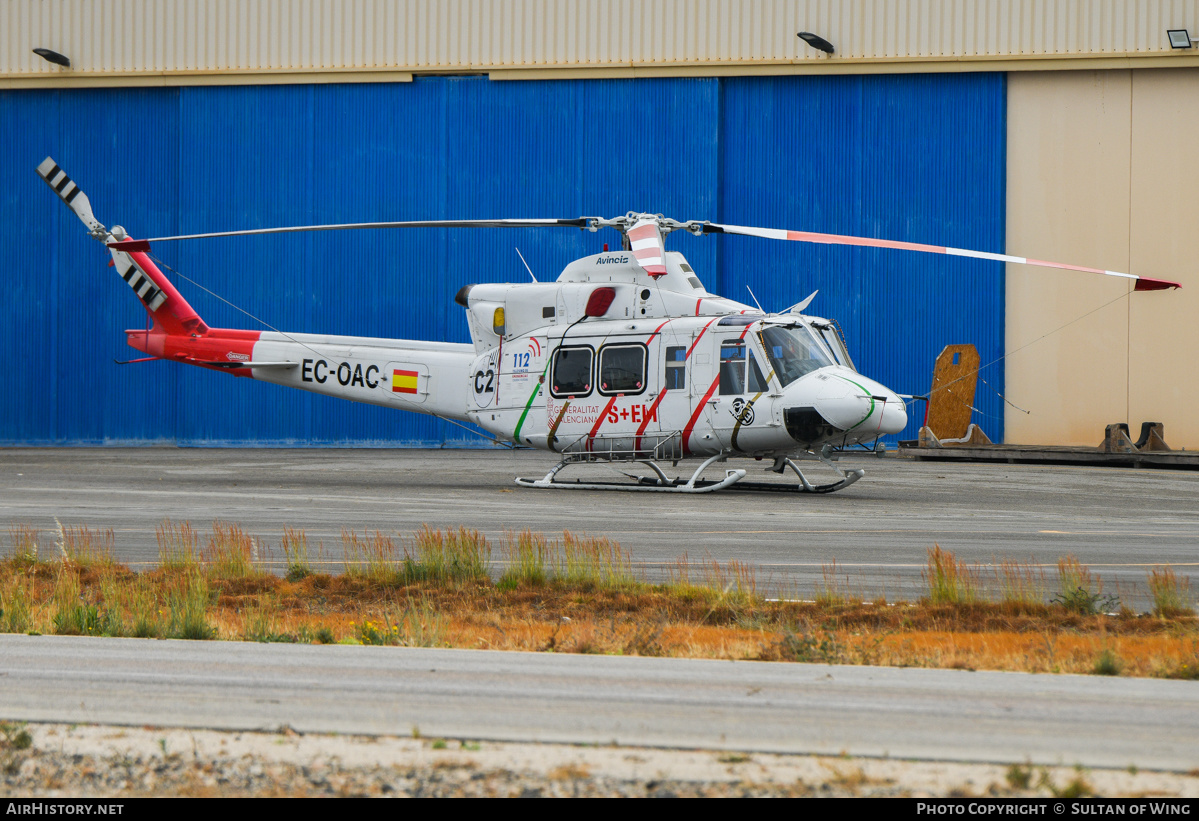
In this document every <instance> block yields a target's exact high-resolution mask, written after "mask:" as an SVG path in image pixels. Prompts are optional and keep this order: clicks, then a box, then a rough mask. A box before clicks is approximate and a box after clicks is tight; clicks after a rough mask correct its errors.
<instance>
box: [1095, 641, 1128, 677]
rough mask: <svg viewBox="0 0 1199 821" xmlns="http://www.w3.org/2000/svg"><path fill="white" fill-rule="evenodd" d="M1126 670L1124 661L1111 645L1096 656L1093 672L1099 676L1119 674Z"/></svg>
mask: <svg viewBox="0 0 1199 821" xmlns="http://www.w3.org/2000/svg"><path fill="white" fill-rule="evenodd" d="M1123 670H1124V662H1122V661H1121V660H1120V657H1119V656H1117V655H1116V653H1115V651H1113V650H1112V649H1111V648H1110V647H1109V648H1105V649H1104V650H1103V651H1102V652H1101V653H1100V654H1099V655H1098V656H1096V658H1095V664H1094V666H1093V667H1092V668H1091V672H1092V673H1094V674H1095V675H1097V676H1118V675H1120V673H1121V672H1122V671H1123Z"/></svg>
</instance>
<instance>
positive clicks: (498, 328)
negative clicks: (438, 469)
mask: <svg viewBox="0 0 1199 821" xmlns="http://www.w3.org/2000/svg"><path fill="white" fill-rule="evenodd" d="M666 268H667V273H666V274H665V275H664V276H659V277H657V278H653V277H650V276H649V275H647V274H646V273H645V271H644V270H643V269H642V268H641V267H640V266H638V265H637V264H636V262H635V261H634V260H633V259H632V255H631V254H629V253H628V252H606V253H603V254H597V255H595V256H592V257H586V258H583V259H580V260H577V261H576V262H574V263H572V264H571V265H569V266H568V267H567V268H566V269H565V270H564V271H563V273H562V275H561V276H560V277H559V279H558V281H557V282H554V283H529V284H494V285H475V286H468V287H467V288H464V289H462V291H461V292H459V295H458V298H457V299H458V302H459V303H460V304H463V305H464V307H465V308H466V311H467V318H468V323H469V325H470V331H471V337H472V340H473V344H452V343H438V342H419V341H407V340H387V339H369V338H356V337H332V336H318V335H308V334H303V335H297V334H290V335H284V334H278V333H262V334H261V335H260V336H259V338H258V340H257V341H256V343H255V344H254V346H253V349H252V351H251V352H250V354H249V356H248V357H247V359H248V360H249V362H248V365H249V367H248V368H247V370H249V371H251V372H252V373H253V376H254V377H255V378H256V379H260V380H263V381H269V382H274V383H276V384H280V385H286V386H289V387H295V388H300V389H304V390H309V391H314V392H317V393H322V394H326V395H330V396H338V397H341V398H345V399H350V400H354V401H359V402H370V403H373V404H378V405H385V406H391V407H397V408H402V409H405V410H411V411H416V412H418V413H429V414H434V415H437V416H440V417H444V418H449V419H454V420H460V421H469V422H474V423H475V424H477V425H478V426H479V427H481V428H483V429H484V430H486V431H488V432H489V433H491V434H493V435H494V436H495V437H496V438H498V439H501V440H504V441H509V442H513V443H515V444H518V445H522V446H529V447H534V448H540V449H545V450H549V451H554V452H557V453H562V454H579V455H583V454H588V455H590V456H592V457H595V458H612V459H617V460H633V459H667V460H677V459H682V458H686V457H691V456H711V455H714V454H722V453H723V454H728V455H745V456H754V457H758V458H765V457H777V456H780V455H789V454H796V453H798V452H802V451H810V450H812V449H813V448H817V449H818V448H820V447H821V446H823V445H825V444H830V443H831V444H833V445H834V446H836V447H846V446H852V445H858V444H866V443H869V442H872V441H874V440H876V439H877V437H879V436H881V435H884V434H889V433H897V432H899V431H900V430H902V429H903V427H904V426H905V425H906V423H907V414H906V409H905V405H904V402H903V401H902V400H901V399H900V398H899V397H898V396H896V395H895V394H894V393H893V392H892V391H890V390H888V389H887V388H885V387H883V386H882V385H880V384H878V383H877V382H874V381H872V380H870V379H867V378H865V377H863V376H862V375H860V374H859V373H857V371H856V370H854V368H853V364H852V361H851V360H850V358H849V355H848V352H847V351H846V349H845V346H844V344H843V341H842V340H841V339H840V336H839V335H838V334H837V333H836V331H835V329H834V327H833V326H832V325H831V323H828V322H827V321H824V320H821V319H819V318H815V317H807V316H803V315H798V314H786V315H778V316H766V315H764V314H762V313H761V312H760V311H758V310H756V309H753V308H751V307H749V306H746V305H743V304H741V303H737V302H734V301H732V300H728V299H723V298H721V297H717V296H714V295H712V294H709V293H708V292H707V291H706V290H705V289H704V287H703V286H702V284H701V283H700V281H699V279H698V278H697V277H696V276H695V274H694V272H693V271H692V269H691V268H690V266H689V265H688V264H687V262H686V260H685V259H684V258H683V257H682V255H681V254H678V253H668V254H666ZM597 293H598V294H599V296H598V298H597V296H596V295H597ZM601 309H602V310H601ZM133 335H136V334H135V332H134V334H133ZM131 341H133V340H132V339H131ZM226 355H227V356H228V355H229V354H226ZM254 362H265V363H272V364H271V365H268V366H264V367H261V368H259V367H254V366H253V363H254ZM274 363H297V364H296V365H295V366H294V367H280V366H279V365H276V364H274Z"/></svg>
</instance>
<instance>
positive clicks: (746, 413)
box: [729, 398, 754, 425]
mask: <svg viewBox="0 0 1199 821" xmlns="http://www.w3.org/2000/svg"><path fill="white" fill-rule="evenodd" d="M729 413H731V414H732V415H733V418H734V419H736V420H738V421H740V422H741V424H742V425H752V424H753V423H754V403H753V402H746V401H745V400H744V399H740V398H738V399H734V400H733V407H732V408H731V409H730V410H729Z"/></svg>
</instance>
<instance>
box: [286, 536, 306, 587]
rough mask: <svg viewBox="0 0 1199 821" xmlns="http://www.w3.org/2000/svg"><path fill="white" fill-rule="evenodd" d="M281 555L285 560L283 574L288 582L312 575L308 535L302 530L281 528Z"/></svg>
mask: <svg viewBox="0 0 1199 821" xmlns="http://www.w3.org/2000/svg"><path fill="white" fill-rule="evenodd" d="M283 556H284V558H285V559H286V561H287V571H286V572H285V574H284V578H286V579H287V580H288V581H289V582H298V581H300V580H301V579H304V578H307V577H308V576H311V575H312V563H311V561H310V559H309V555H308V536H307V535H305V533H304V531H303V530H297V529H295V528H291V527H284V528H283Z"/></svg>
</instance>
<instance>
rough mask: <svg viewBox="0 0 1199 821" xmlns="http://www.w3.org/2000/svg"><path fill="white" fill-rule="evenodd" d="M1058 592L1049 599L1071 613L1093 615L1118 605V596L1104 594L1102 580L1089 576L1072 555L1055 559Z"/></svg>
mask: <svg viewBox="0 0 1199 821" xmlns="http://www.w3.org/2000/svg"><path fill="white" fill-rule="evenodd" d="M1057 584H1058V592H1057V594H1055V595H1054V596H1053V598H1052V599H1050V600H1049V601H1050V604H1056V605H1058V606H1060V607H1063V608H1065V609H1066V610H1068V611H1069V612H1071V613H1077V614H1078V615H1080V616H1093V615H1095V614H1097V613H1105V612H1108V611H1110V610H1114V609H1116V608H1118V607H1119V605H1120V599H1119V597H1118V596H1105V595H1104V594H1103V582H1102V581H1100V580H1098V579H1095V578H1093V577H1092V576H1091V571H1090V569H1089V568H1088V567H1087V566H1086V565H1083V564H1080V563H1079V561H1078V559H1076V558H1075V557H1074V556H1065V557H1063V558H1061V559H1058V561H1057Z"/></svg>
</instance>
